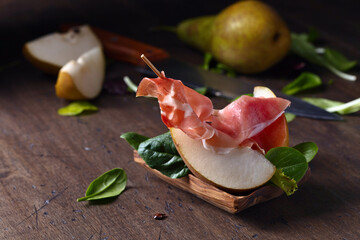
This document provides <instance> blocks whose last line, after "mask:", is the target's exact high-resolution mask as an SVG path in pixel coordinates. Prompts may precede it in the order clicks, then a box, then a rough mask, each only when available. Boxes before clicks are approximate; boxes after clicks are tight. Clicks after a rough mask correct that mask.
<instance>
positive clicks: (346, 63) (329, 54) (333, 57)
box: [324, 48, 357, 71]
mask: <svg viewBox="0 0 360 240" xmlns="http://www.w3.org/2000/svg"><path fill="white" fill-rule="evenodd" d="M324 57H325V59H326V60H327V61H328V62H329V63H330V64H331V65H333V66H334V67H335V68H337V69H339V70H341V71H347V70H350V69H351V68H353V67H355V66H356V64H357V61H350V60H348V59H347V58H346V57H345V56H344V55H342V54H341V53H340V52H338V51H336V50H334V49H330V48H325V52H324Z"/></svg>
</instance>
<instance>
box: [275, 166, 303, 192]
mask: <svg viewBox="0 0 360 240" xmlns="http://www.w3.org/2000/svg"><path fill="white" fill-rule="evenodd" d="M270 182H271V183H273V184H275V185H276V186H278V187H279V188H281V189H282V190H283V191H284V192H285V193H286V195H287V196H290V195H291V194H293V193H294V192H296V190H297V189H298V186H297V184H296V181H295V180H294V179H292V178H290V177H288V176H286V175H285V174H284V172H283V171H282V170H281V169H276V171H275V174H274V176H272V178H271V179H270Z"/></svg>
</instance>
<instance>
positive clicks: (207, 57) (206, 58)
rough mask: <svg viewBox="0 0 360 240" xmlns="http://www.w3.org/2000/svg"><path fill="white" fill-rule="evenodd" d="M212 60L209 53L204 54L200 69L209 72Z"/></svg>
mask: <svg viewBox="0 0 360 240" xmlns="http://www.w3.org/2000/svg"><path fill="white" fill-rule="evenodd" d="M212 59H213V56H212V54H211V53H209V52H206V53H205V54H204V63H203V65H202V68H203V69H204V70H209V69H210V64H211V60H212Z"/></svg>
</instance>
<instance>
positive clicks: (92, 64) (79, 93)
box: [55, 47, 105, 100]
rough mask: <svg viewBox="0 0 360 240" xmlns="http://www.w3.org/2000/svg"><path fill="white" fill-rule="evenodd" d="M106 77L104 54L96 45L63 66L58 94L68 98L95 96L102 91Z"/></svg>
mask: <svg viewBox="0 0 360 240" xmlns="http://www.w3.org/2000/svg"><path fill="white" fill-rule="evenodd" d="M104 78H105V59H104V55H103V52H102V49H101V48H100V47H95V48H93V49H91V50H89V51H87V52H85V53H84V54H82V55H81V56H80V57H79V58H78V59H77V60H76V61H75V60H72V61H70V62H68V63H67V64H65V65H64V66H63V67H62V68H61V70H60V72H59V75H58V79H57V82H56V85H55V91H56V95H57V96H58V97H59V98H64V99H68V100H81V99H92V98H95V97H96V96H97V95H99V93H100V92H101V89H102V86H103V82H104Z"/></svg>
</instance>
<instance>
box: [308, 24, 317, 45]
mask: <svg viewBox="0 0 360 240" xmlns="http://www.w3.org/2000/svg"><path fill="white" fill-rule="evenodd" d="M318 38H319V33H318V31H317V30H316V29H315V28H314V27H310V28H309V31H308V34H307V40H308V41H309V42H315V41H316V40H317V39H318Z"/></svg>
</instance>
